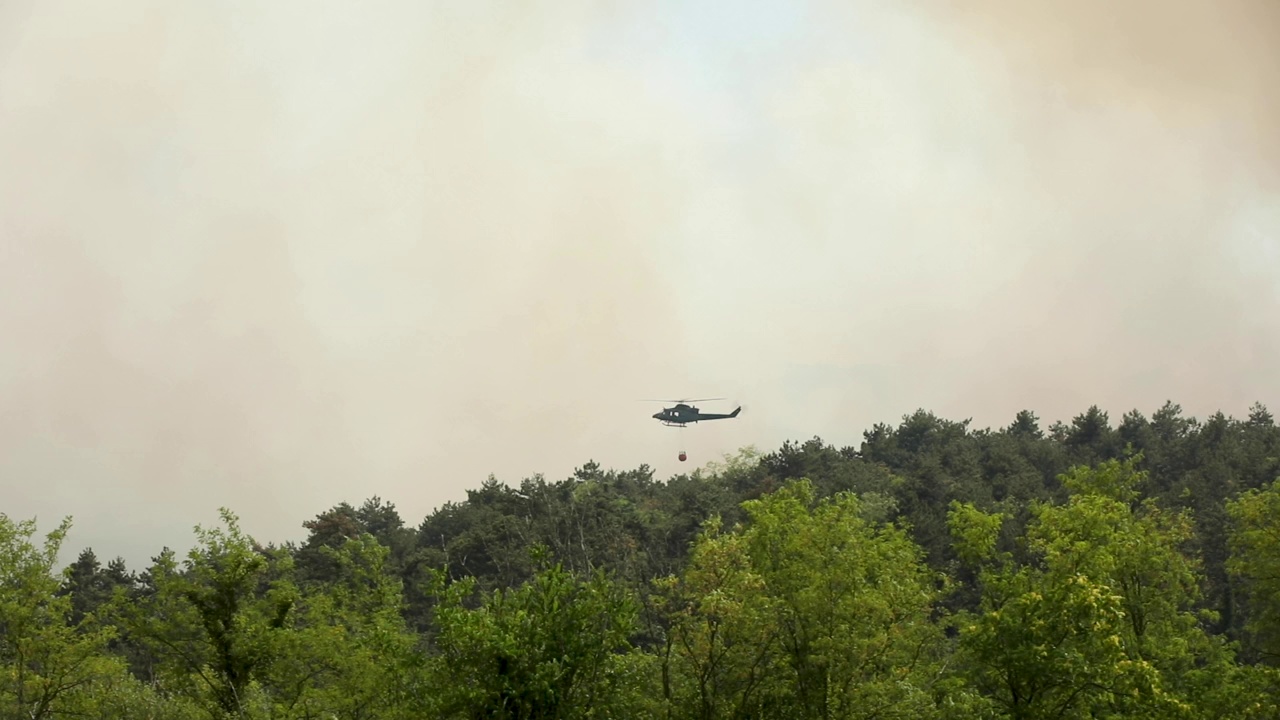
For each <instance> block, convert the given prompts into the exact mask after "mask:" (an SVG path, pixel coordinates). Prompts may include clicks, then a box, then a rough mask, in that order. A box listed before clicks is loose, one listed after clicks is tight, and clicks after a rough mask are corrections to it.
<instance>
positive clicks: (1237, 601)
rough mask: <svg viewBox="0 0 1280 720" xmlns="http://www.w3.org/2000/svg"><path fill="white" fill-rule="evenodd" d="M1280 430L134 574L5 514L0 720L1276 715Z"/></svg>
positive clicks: (329, 541)
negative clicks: (63, 563) (63, 558)
mask: <svg viewBox="0 0 1280 720" xmlns="http://www.w3.org/2000/svg"><path fill="white" fill-rule="evenodd" d="M1278 475H1280V428H1278V427H1277V426H1276V424H1275V419H1274V417H1273V416H1272V415H1271V413H1270V412H1269V411H1267V409H1266V408H1264V407H1262V406H1261V405H1255V406H1253V407H1251V408H1250V411H1249V415H1248V417H1247V419H1245V420H1236V419H1233V418H1230V417H1227V416H1225V415H1223V414H1222V413H1217V414H1215V415H1213V416H1210V417H1209V418H1207V419H1205V420H1204V421H1198V420H1195V419H1193V418H1185V417H1183V416H1182V411H1181V408H1179V407H1178V406H1177V405H1175V404H1173V403H1166V404H1165V405H1164V406H1163V407H1161V408H1160V409H1158V410H1157V411H1156V412H1155V413H1153V414H1152V415H1151V416H1150V417H1149V418H1148V417H1145V416H1144V415H1143V414H1142V413H1140V412H1138V411H1137V410H1133V411H1130V412H1127V413H1125V414H1124V415H1123V417H1122V419H1121V421H1120V423H1119V425H1118V426H1116V427H1112V425H1111V423H1110V421H1109V418H1108V415H1107V413H1106V412H1104V411H1102V410H1101V409H1099V408H1097V407H1091V408H1089V409H1088V410H1087V411H1086V412H1084V413H1082V414H1080V415H1078V416H1076V417H1075V418H1073V419H1072V421H1071V422H1070V423H1069V424H1068V423H1062V422H1055V423H1052V424H1050V425H1048V427H1047V428H1043V429H1042V423H1041V421H1040V419H1039V418H1038V417H1036V415H1035V414H1034V413H1031V412H1030V411H1022V412H1020V413H1018V414H1017V416H1016V417H1015V418H1014V420H1013V422H1012V423H1011V424H1009V425H1008V426H1006V427H1004V428H1002V429H999V430H994V431H993V430H990V429H984V430H975V429H973V428H971V427H970V423H969V422H968V421H967V420H965V421H960V422H954V421H949V420H945V419H942V418H939V417H937V416H935V415H933V414H932V413H929V412H926V411H924V410H920V411H917V412H915V413H912V414H910V415H907V416H905V417H903V418H902V421H901V422H900V423H899V424H897V425H896V426H891V425H888V424H880V425H877V426H875V427H874V428H873V429H872V430H870V431H868V432H867V433H865V434H864V436H863V442H862V443H861V445H860V446H859V447H835V446H832V445H829V444H827V443H825V442H823V441H822V440H821V439H819V438H812V439H810V440H807V441H805V442H803V443H792V442H787V443H785V444H784V445H783V446H782V447H781V448H780V449H779V450H777V451H775V452H771V453H763V454H762V453H759V452H757V451H756V450H755V449H753V448H747V449H744V450H743V451H741V452H739V453H736V454H732V455H728V456H725V458H724V460H723V462H715V463H709V464H707V465H706V466H705V467H703V468H701V469H698V470H695V471H694V472H692V473H690V474H687V475H677V476H675V477H672V478H669V479H668V480H666V481H665V482H659V481H656V480H655V479H654V477H653V473H652V471H651V470H650V469H649V468H648V467H645V466H641V467H640V468H637V469H635V470H626V471H616V470H606V469H603V468H601V467H600V466H599V465H598V464H596V463H594V462H588V463H586V464H585V465H584V466H582V467H581V468H578V469H576V470H575V471H574V473H573V475H572V476H571V477H568V478H565V479H563V480H560V481H548V480H546V479H544V478H542V477H541V476H534V477H532V478H528V479H525V480H523V481H522V482H521V483H519V484H518V486H514V487H513V486H507V485H504V484H502V483H499V482H498V481H497V480H496V479H494V478H490V479H489V480H488V481H486V482H484V483H482V484H481V486H480V487H479V488H478V489H475V490H472V491H470V492H468V494H467V498H466V499H465V500H464V501H462V502H457V503H451V504H447V505H445V506H444V507H442V508H440V509H439V510H437V511H436V512H434V513H432V514H431V515H430V516H428V517H427V518H425V519H424V520H423V522H421V523H420V524H419V525H417V526H416V527H415V526H407V525H406V524H405V523H404V521H403V519H402V518H401V517H400V515H399V513H398V512H397V511H396V509H395V506H394V505H392V504H390V503H387V502H384V501H382V500H381V499H380V498H377V497H374V498H370V499H369V500H366V501H365V502H364V503H363V504H360V505H350V504H347V503H340V504H338V505H336V506H334V507H333V508H331V509H330V510H328V511H325V512H323V513H321V514H319V515H317V516H316V517H315V518H314V519H312V520H309V521H307V522H305V523H303V526H304V527H305V528H306V530H307V532H308V534H307V537H306V539H305V540H304V541H303V542H301V543H300V544H296V545H295V544H293V543H286V544H285V545H283V546H274V545H267V546H263V545H261V544H259V543H257V542H256V541H254V539H253V538H251V537H249V536H248V535H246V534H245V533H244V532H243V531H242V530H241V529H240V527H239V525H238V521H237V519H236V517H235V515H234V514H232V513H231V512H230V511H227V510H223V512H222V516H221V520H222V522H221V524H220V526H219V527H216V528H212V529H204V528H197V529H196V540H197V542H196V547H195V548H194V549H193V550H192V551H191V552H190V553H188V554H187V555H186V556H185V558H178V557H177V556H175V554H174V553H173V552H172V551H169V550H168V549H165V550H163V551H162V552H161V553H160V554H159V555H157V556H156V557H155V558H153V559H152V563H151V565H150V566H149V567H147V568H145V569H143V570H142V571H141V572H139V573H137V574H134V573H131V572H129V571H128V569H127V568H126V567H125V566H124V563H123V561H121V560H119V559H118V558H117V559H116V560H113V561H111V562H110V563H108V564H107V565H106V566H105V567H103V565H102V564H101V563H100V562H99V560H98V558H97V556H96V555H95V554H94V552H93V551H92V550H90V549H86V550H84V551H82V552H81V553H80V554H79V556H78V557H76V558H74V560H73V561H72V562H71V563H70V565H69V566H68V567H67V568H66V570H65V571H64V572H62V573H55V572H54V567H55V566H56V563H57V556H58V551H59V548H60V547H61V545H62V543H63V542H64V540H65V537H66V534H67V532H68V528H69V522H64V523H63V524H62V525H60V526H59V527H58V528H57V529H55V530H54V531H53V532H52V533H50V534H49V535H48V536H47V538H46V539H45V541H44V543H43V544H41V543H38V542H35V541H33V539H32V538H33V537H34V535H35V524H34V522H26V523H18V522H14V521H11V520H9V519H8V518H7V517H5V516H2V515H0V716H3V717H10V716H13V717H22V718H62V717H79V718H102V719H103V720H105V719H106V718H118V717H147V718H153V719H157V720H160V719H165V720H194V719H195V718H200V719H201V720H206V719H209V720H230V719H231V718H239V719H249V718H252V719H254V720H258V719H262V720H266V719H268V718H270V719H271V720H277V719H279V720H312V719H315V720H320V719H321V718H325V719H328V718H350V719H352V720H383V719H386V720H409V719H410V718H413V719H417V718H440V719H443V718H504V717H505V718H566V719H567V718H610V717H618V718H622V717H626V718H631V717H666V718H668V720H683V719H684V718H690V719H693V718H697V719H699V720H702V719H711V718H717V719H719V718H724V719H729V718H761V717H768V718H780V719H782V720H789V719H791V718H823V719H824V720H826V719H828V718H831V719H836V718H840V719H844V718H863V717H865V718H871V717H876V718H895V717H897V718H908V717H909V718H912V719H913V720H915V718H917V717H918V718H919V719H920V720H927V719H928V718H939V720H942V719H946V720H953V719H954V720H959V719H961V718H999V717H1016V718H1041V717H1046V718H1047V717H1052V718H1073V717H1080V718H1083V717H1095V718H1121V717H1123V718H1153V719H1154V718H1162V719H1163V718H1188V719H1190V718H1196V719H1197V720H1198V719H1199V718H1205V719H1206V720H1207V719H1208V718H1227V717H1230V718H1248V719H1250V720H1253V719H1258V720H1261V719H1262V718H1273V717H1276V716H1277V715H1278V714H1280V713H1278V711H1277V708H1278V707H1280V674H1278V673H1280V668H1277V667H1276V665H1277V664H1280V663H1277V658H1280V585H1278V584H1277V581H1276V577H1280V560H1278V559H1277V558H1280V541H1277V538H1280V524H1278V522H1280V521H1277V519H1276V518H1277V517H1280V481H1277V480H1276V478H1277V476H1278Z"/></svg>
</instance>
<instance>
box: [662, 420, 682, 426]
mask: <svg viewBox="0 0 1280 720" xmlns="http://www.w3.org/2000/svg"><path fill="white" fill-rule="evenodd" d="M662 424H663V425H666V426H667V427H684V426H685V424H684V423H677V422H667V421H666V420H663V421H662Z"/></svg>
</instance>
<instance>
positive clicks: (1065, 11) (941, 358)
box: [0, 0, 1280, 567]
mask: <svg viewBox="0 0 1280 720" xmlns="http://www.w3.org/2000/svg"><path fill="white" fill-rule="evenodd" d="M915 8H916V9H914V10H895V11H890V10H887V9H884V8H883V7H880V6H878V5H877V4H873V3H868V2H854V3H819V2H811V3H777V4H774V5H769V4H765V3H747V4H743V5H740V6H734V7H732V8H730V7H728V6H719V7H717V6H712V5H707V4H689V3H684V4H680V3H670V4H666V5H664V6H662V7H657V6H654V5H651V4H643V3H634V4H632V3H623V2H613V3H590V2H585V1H576V2H558V3H541V4H521V6H520V7H507V6H504V5H502V4H498V3H493V4H488V3H475V2H454V3H438V4H423V3H410V2H403V1H402V0H386V1H384V2H374V3H365V4H361V5H359V6H358V7H357V6H354V5H350V4H339V3H336V2H307V3H302V2H283V1H282V2H276V3H271V4H270V5H258V4H253V3H219V4H202V3H161V2H144V1H143V0H128V1H127V2H119V3H114V4H112V5H111V6H110V7H107V6H102V5H98V4H93V3H83V2H60V1H54V0H48V1H46V2H41V3H38V4H36V3H23V2H9V3H3V2H0V343H2V345H0V505H2V506H0V512H5V513H7V514H8V515H10V516H11V517H14V518H28V517H32V516H37V517H38V518H39V521H40V525H41V529H42V530H46V529H48V528H50V527H52V524H53V523H55V522H56V520H57V519H58V518H60V517H61V516H63V515H67V514H70V515H73V516H74V518H75V528H74V529H73V532H72V538H71V542H70V543H69V547H68V552H69V551H71V548H72V547H74V548H79V547H83V546H84V545H92V546H93V547H94V548H95V550H96V551H97V552H98V554H99V556H100V557H113V556H115V555H123V556H125V558H126V559H127V560H128V561H129V563H130V565H131V567H136V566H139V565H141V564H144V563H145V562H146V560H147V558H149V557H150V556H152V555H154V554H156V553H157V552H158V551H159V550H160V548H161V547H162V546H164V545H169V546H171V547H175V548H181V549H185V548H186V547H188V546H189V543H190V538H191V533H190V529H191V527H192V526H193V525H195V524H196V523H211V522H214V521H215V520H216V508H217V507H218V506H220V505H226V506H229V507H231V508H232V509H233V510H235V511H236V512H237V513H238V514H240V515H241V517H242V518H243V520H244V524H245V527H246V529H247V530H248V531H249V532H251V533H253V534H254V535H256V536H258V537H259V538H260V539H262V540H264V541H265V540H277V541H280V540H285V539H291V538H299V539H300V538H301V537H302V536H303V532H304V531H303V530H302V529H301V527H300V524H301V522H302V521H303V520H305V519H307V518H308V517H311V516H313V515H314V514H316V513H318V512H321V511H323V510H324V509H326V508H328V507H330V506H332V505H334V504H336V503H338V502H341V501H343V500H346V501H349V502H353V503H358V502H360V501H362V500H363V499H365V498H367V497H370V496H373V495H380V496H381V497H383V498H384V499H387V500H390V501H392V502H394V503H396V505H397V506H398V507H399V509H400V510H401V513H402V515H403V516H404V517H405V518H406V521H407V522H409V523H417V522H418V521H420V520H421V518H422V517H423V516H424V515H425V514H427V513H429V512H431V511H432V509H434V508H435V507H436V506H438V505H439V504H441V503H443V502H445V501H448V500H457V499H461V498H462V497H464V492H465V490H466V489H467V488H474V487H476V486H478V485H479V483H480V482H481V481H482V480H483V479H484V478H485V477H486V476H487V475H488V474H489V473H494V474H496V475H497V476H498V477H499V479H501V480H504V481H507V482H512V483H515V482H518V481H519V479H520V478H522V477H526V476H531V475H533V474H534V473H539V472H542V473H546V474H547V476H548V477H549V478H551V479H557V478H559V477H561V476H563V475H566V474H567V473H569V472H570V471H571V470H572V469H573V467H575V466H577V465H581V464H582V463H584V462H585V461H587V460H588V459H595V460H598V461H600V462H601V463H602V464H604V465H606V466H612V467H617V468H630V467H635V466H638V465H639V464H641V463H648V464H650V465H651V466H654V467H656V468H657V469H658V471H659V474H660V475H661V476H664V477H665V476H666V475H667V474H669V473H672V472H677V471H680V470H683V469H687V466H688V465H690V464H694V465H696V464H700V463H701V462H705V461H707V460H713V459H717V458H718V457H719V456H720V454H721V453H724V452H730V451H732V450H733V449H735V448H737V447H741V446H744V445H747V444H755V445H757V446H758V447H760V448H762V449H770V448H772V447H776V446H777V445H778V444H780V443H781V442H782V441H783V440H786V439H804V438H808V437H811V436H813V435H821V436H822V437H823V438H824V439H826V440H828V441H831V442H834V443H837V444H857V443H858V442H859V441H860V440H861V432H862V431H863V430H864V429H866V428H868V427H869V426H870V425H871V424H873V423H875V422H894V421H895V420H896V419H897V418H898V417H900V416H901V415H902V414H904V413H908V412H911V411H913V410H914V409H916V408H918V407H924V408H926V409H930V410H933V411H935V412H938V413H940V414H942V415H944V416H947V417H951V418H954V419H963V418H969V417H972V418H973V419H974V423H975V425H977V426H980V427H982V426H988V425H992V426H999V425H1005V424H1007V423H1008V422H1010V421H1011V420H1012V418H1013V416H1014V415H1015V414H1016V413H1017V412H1018V411H1019V410H1022V409H1031V410H1033V411H1035V412H1037V413H1038V414H1039V415H1040V416H1041V417H1042V418H1044V419H1045V420H1046V422H1050V421H1052V420H1056V419H1062V420H1069V419H1070V417H1071V416H1073V415H1075V414H1078V413H1080V412H1082V411H1083V410H1084V409H1086V408H1087V407H1088V406H1089V405H1091V404H1095V403H1096V404H1098V405H1100V406H1101V407H1103V408H1104V409H1106V410H1108V411H1110V412H1111V413H1112V417H1113V419H1114V420H1118V418H1119V415H1120V414H1121V413H1123V412H1125V411H1127V410H1129V409H1132V408H1135V407H1136V408H1138V409H1140V410H1142V411H1144V412H1147V413H1149V412H1150V411H1152V410H1154V409H1156V408H1158V407H1159V406H1160V405H1161V404H1163V402H1164V401H1165V400H1167V399H1172V400H1174V401H1175V402H1179V403H1181V404H1182V405H1183V407H1184V408H1185V409H1186V410H1187V412H1189V413H1193V414H1197V415H1201V416H1203V415H1205V414H1208V413H1211V412H1214V411H1216V410H1218V409H1222V410H1223V411H1224V412H1228V413H1232V414H1236V415H1241V414H1243V413H1244V412H1246V411H1247V408H1248V406H1249V404H1250V403H1252V402H1254V401H1261V402H1264V403H1267V404H1269V405H1271V406H1272V407H1273V408H1274V407H1277V406H1280V373H1277V372H1276V368H1277V367H1278V364H1277V360H1280V243H1278V241H1277V238H1278V237H1280V197H1278V196H1280V132H1277V128H1280V90H1277V89H1276V88H1280V6H1277V5H1276V4H1275V3H1274V2H1268V1H1267V0H1256V1H1255V0H1231V1H1227V2H1213V3H1211V2H1199V1H1198V0H1197V1H1193V0H1185V1H1183V2H1177V3H1160V4H1157V3H1155V2H1131V3H1126V4H1124V6H1123V8H1120V9H1117V8H1118V6H1115V5H1113V4H1112V5H1107V4H1103V3H1101V2H1094V1H1090V2H1075V3H1067V2H1057V1H1055V2H1052V3H1040V4H1037V5H1035V8H1036V9H1034V10H1028V9H1026V6H1025V4H1019V3H1013V2H997V1H996V0H990V1H984V2H978V3H967V4H965V6H964V8H963V9H960V8H959V7H958V6H956V7H951V6H948V5H947V4H944V3H940V2H939V3H919V4H917V5H916V6H915ZM687 395H693V396H695V397H703V396H724V397H726V398H728V401H726V402H724V403H707V404H705V405H704V408H705V409H716V410H721V409H724V410H727V409H731V408H732V404H733V403H735V402H736V403H742V404H744V405H746V410H744V413H743V415H742V416H741V417H740V418H738V419H737V420H733V421H728V422H724V423H711V424H708V425H707V426H705V427H696V426H695V427H691V428H689V429H687V430H684V431H677V430H672V429H668V428H663V427H661V426H659V425H657V423H656V422H655V421H653V420H651V419H650V418H649V415H650V414H652V413H653V412H654V411H656V410H657V408H658V406H657V405H652V406H651V405H650V404H642V403H638V402H636V400H637V399H640V398H655V397H656V398H664V397H682V396H687ZM681 448H684V449H687V450H688V451H689V452H690V460H691V462H690V463H688V464H686V465H685V466H681V465H680V464H679V463H677V462H675V461H674V460H675V454H676V452H677V450H679V449H681ZM64 559H67V558H65V557H64Z"/></svg>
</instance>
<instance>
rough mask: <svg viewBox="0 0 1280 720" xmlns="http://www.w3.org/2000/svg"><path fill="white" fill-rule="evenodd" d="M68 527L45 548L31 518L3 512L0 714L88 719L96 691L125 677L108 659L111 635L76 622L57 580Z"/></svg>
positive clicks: (38, 719) (86, 618) (84, 617)
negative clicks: (55, 570) (13, 517)
mask: <svg viewBox="0 0 1280 720" xmlns="http://www.w3.org/2000/svg"><path fill="white" fill-rule="evenodd" d="M70 527H71V519H70V518H67V519H65V520H63V521H62V523H61V524H59V525H58V527H57V528H55V529H54V530H53V531H52V532H50V533H49V534H48V535H47V536H46V538H45V541H44V543H43V545H42V546H37V545H36V544H35V543H34V542H33V541H32V538H33V536H34V535H35V532H36V524H35V521H34V520H29V521H22V522H14V521H13V520H11V519H10V518H9V517H8V516H7V515H4V514H2V513H0V716H3V717H13V718H28V719H30V720H44V719H45V718H55V717H71V716H75V715H78V714H88V713H92V712H93V711H94V710H95V709H96V700H95V697H94V690H95V686H98V685H100V684H103V683H107V682H110V681H111V680H113V679H118V678H121V677H123V676H124V674H125V667H124V663H123V662H122V661H121V660H120V659H118V658H114V657H111V656H109V655H107V654H106V653H105V650H106V646H107V643H108V642H109V641H110V640H111V639H112V637H113V636H114V630H113V628H111V627H104V626H101V625H100V624H99V623H98V622H97V621H96V618H95V617H94V616H93V614H92V613H82V614H80V616H79V617H75V615H76V613H75V612H74V607H73V603H72V599H71V598H70V597H69V596H67V595H65V594H62V593H60V592H59V586H60V582H59V579H58V578H57V577H56V576H55V575H54V573H53V568H54V566H55V564H56V563H57V559H58V551H59V549H60V548H61V546H62V543H63V541H64V540H65V539H66V536H67V532H68V530H69V529H70Z"/></svg>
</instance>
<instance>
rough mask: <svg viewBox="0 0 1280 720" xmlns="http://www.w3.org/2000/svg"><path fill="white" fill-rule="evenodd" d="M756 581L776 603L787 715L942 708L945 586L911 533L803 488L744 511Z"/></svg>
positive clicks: (898, 713) (793, 486)
mask: <svg viewBox="0 0 1280 720" xmlns="http://www.w3.org/2000/svg"><path fill="white" fill-rule="evenodd" d="M744 510H745V511H746V513H747V516H748V522H747V524H746V527H745V529H744V530H743V531H742V532H743V539H744V545H745V548H746V551H747V553H748V555H749V557H750V559H751V566H752V570H753V571H754V573H756V574H757V575H758V576H759V578H760V579H761V580H762V581H763V583H764V586H765V588H767V593H768V596H769V598H770V599H771V601H772V602H771V607H772V609H773V612H772V614H773V621H772V622H773V623H774V624H775V625H776V627H777V642H778V645H779V647H780V649H781V657H782V659H783V661H784V662H783V663H782V664H783V666H784V667H785V672H784V673H782V675H781V678H782V679H783V681H784V682H785V683H786V685H787V690H786V692H787V693H788V697H787V701H788V702H789V703H790V704H791V708H792V712H790V713H788V715H789V716H790V715H793V716H795V717H804V718H860V717H862V718H872V717H875V718H907V717H911V718H918V717H920V716H922V715H927V714H928V713H929V712H931V709H932V707H933V699H932V696H931V688H930V685H931V683H932V681H933V679H934V678H935V677H936V675H935V673H936V671H937V666H936V664H935V663H936V662H937V661H938V660H939V659H940V657H939V652H940V650H941V642H942V637H941V634H940V630H939V628H938V626H937V625H936V624H935V623H933V622H932V621H931V617H930V616H931V613H932V612H933V611H934V610H935V609H936V602H937V600H938V598H939V596H940V594H941V590H940V587H939V578H938V576H937V575H936V574H935V573H933V572H931V571H930V570H929V568H928V567H927V566H926V565H925V563H924V558H923V553H922V551H921V549H920V547H919V546H917V545H916V544H915V543H914V542H913V541H912V539H911V537H910V536H909V534H908V531H907V530H905V529H904V528H901V527H898V526H896V525H893V524H888V523H881V522H874V521H872V520H870V519H868V516H867V514H866V513H865V511H864V508H863V507H862V505H861V503H860V502H859V500H858V498H857V496H855V495H853V494H851V493H838V494H836V495H834V496H832V497H831V498H827V499H824V500H821V501H818V500H817V499H816V498H815V496H814V490H813V485H812V483H810V482H809V481H808V480H806V479H801V480H797V481H793V482H791V483H788V484H787V485H786V486H785V487H783V488H782V489H780V490H778V491H777V492H775V493H773V494H771V495H768V496H764V497H761V498H759V499H756V500H751V501H748V502H746V503H745V504H744Z"/></svg>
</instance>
